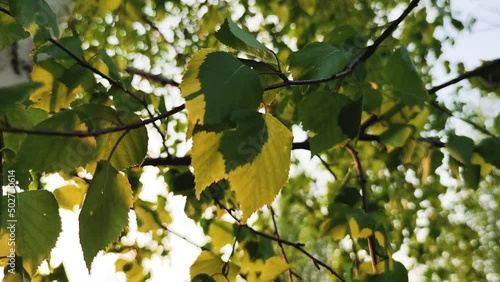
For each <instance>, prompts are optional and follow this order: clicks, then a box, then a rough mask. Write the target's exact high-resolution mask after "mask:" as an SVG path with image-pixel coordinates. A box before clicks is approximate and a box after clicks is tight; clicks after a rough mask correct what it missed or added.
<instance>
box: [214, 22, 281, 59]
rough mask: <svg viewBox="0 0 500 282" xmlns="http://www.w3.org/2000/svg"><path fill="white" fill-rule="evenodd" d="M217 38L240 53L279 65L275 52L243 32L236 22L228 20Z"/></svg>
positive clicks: (218, 32)
mask: <svg viewBox="0 0 500 282" xmlns="http://www.w3.org/2000/svg"><path fill="white" fill-rule="evenodd" d="M215 37H216V38H217V39H218V40H219V41H220V42H222V43H224V44H225V45H227V46H229V47H231V48H234V49H236V50H238V51H241V52H245V53H247V54H250V55H252V56H255V57H256V58H258V59H260V60H261V61H263V62H266V63H270V64H273V65H277V64H278V62H277V61H276V59H277V57H276V55H275V54H274V52H273V51H271V50H269V49H268V48H267V47H266V46H264V44H262V43H260V42H259V41H257V39H255V38H254V37H253V36H252V35H251V34H250V33H248V32H246V31H244V30H242V29H241V28H240V27H239V26H237V25H236V24H235V23H234V22H232V21H231V20H229V19H226V20H225V21H224V23H223V24H222V26H221V27H220V29H219V30H218V31H217V32H216V33H215Z"/></svg>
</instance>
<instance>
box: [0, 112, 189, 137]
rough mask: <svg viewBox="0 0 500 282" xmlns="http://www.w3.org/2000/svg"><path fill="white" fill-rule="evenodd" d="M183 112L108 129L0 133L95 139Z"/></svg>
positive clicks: (0, 129)
mask: <svg viewBox="0 0 500 282" xmlns="http://www.w3.org/2000/svg"><path fill="white" fill-rule="evenodd" d="M182 110H184V105H180V106H178V107H175V108H173V109H172V110H170V111H168V112H166V113H164V114H161V115H158V116H155V117H152V118H148V119H144V120H141V121H139V122H136V123H129V124H124V125H120V126H116V127H109V128H98V129H91V130H73V131H58V130H48V129H47V130H45V129H34V128H17V127H10V126H6V127H3V128H0V132H2V131H3V132H10V133H26V134H32V135H46V136H73V137H80V138H84V137H90V136H94V137H97V136H99V135H104V134H110V133H114V132H118V131H124V130H130V129H135V128H139V127H141V126H144V125H146V124H150V123H154V122H155V121H157V120H160V119H164V118H167V117H169V116H171V115H174V114H176V113H178V112H180V111H182Z"/></svg>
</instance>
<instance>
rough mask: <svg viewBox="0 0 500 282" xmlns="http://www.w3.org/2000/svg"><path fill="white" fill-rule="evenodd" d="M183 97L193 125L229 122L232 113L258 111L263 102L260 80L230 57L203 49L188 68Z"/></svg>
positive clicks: (182, 85)
mask: <svg viewBox="0 0 500 282" xmlns="http://www.w3.org/2000/svg"><path fill="white" fill-rule="evenodd" d="M180 88H181V93H182V96H183V97H184V99H186V109H187V110H188V118H189V121H190V122H191V123H192V124H197V123H198V124H200V125H203V124H218V123H223V122H227V121H229V119H230V117H231V114H232V112H233V111H236V110H240V109H251V110H256V109H257V107H258V106H259V105H260V103H261V101H262V93H263V91H262V87H261V85H260V81H259V77H258V76H257V74H256V73H255V72H254V71H253V70H252V69H250V68H249V67H248V66H246V65H244V64H242V63H241V62H240V61H238V60H237V59H236V58H234V57H233V56H231V55H229V54H228V53H224V52H218V51H214V50H210V49H203V50H201V51H199V52H197V53H196V54H195V55H194V56H193V57H192V58H191V61H190V62H189V64H188V68H187V70H186V73H185V74H184V78H183V81H182V83H181V85H180Z"/></svg>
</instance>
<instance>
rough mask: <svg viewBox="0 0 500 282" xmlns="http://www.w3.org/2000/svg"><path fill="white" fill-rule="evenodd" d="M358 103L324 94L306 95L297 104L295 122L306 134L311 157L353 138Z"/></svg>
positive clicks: (323, 92)
mask: <svg viewBox="0 0 500 282" xmlns="http://www.w3.org/2000/svg"><path fill="white" fill-rule="evenodd" d="M361 106H362V100H361V99H360V100H357V101H352V100H351V99H349V98H348V97H347V96H344V95H341V94H335V93H329V92H326V91H317V92H313V93H311V94H309V95H307V96H306V97H305V98H304V100H302V102H301V103H300V104H299V119H300V121H301V122H302V126H303V127H304V129H306V130H309V135H310V142H311V153H312V154H314V155H316V154H319V153H321V152H323V151H324V150H327V149H329V148H332V147H334V146H337V145H341V144H343V143H345V142H346V141H347V140H349V139H350V138H355V137H356V136H357V134H358V131H359V123H360V121H361Z"/></svg>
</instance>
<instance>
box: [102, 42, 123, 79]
mask: <svg viewBox="0 0 500 282" xmlns="http://www.w3.org/2000/svg"><path fill="white" fill-rule="evenodd" d="M99 56H100V57H101V60H102V61H103V62H104V64H105V65H106V66H107V67H108V72H109V76H110V77H111V78H112V79H113V80H115V81H121V79H122V78H121V75H120V72H119V71H118V68H117V67H116V65H115V62H114V61H113V59H111V57H110V56H109V55H108V53H106V50H105V49H100V50H99Z"/></svg>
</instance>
